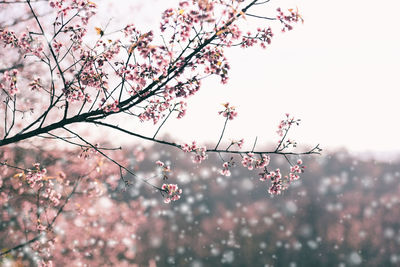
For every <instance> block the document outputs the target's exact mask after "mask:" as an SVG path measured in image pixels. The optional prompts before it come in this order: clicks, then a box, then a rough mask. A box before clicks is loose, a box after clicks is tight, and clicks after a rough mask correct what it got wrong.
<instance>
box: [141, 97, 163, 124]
mask: <svg viewBox="0 0 400 267" xmlns="http://www.w3.org/2000/svg"><path fill="white" fill-rule="evenodd" d="M149 102H150V103H149V104H148V105H147V107H146V109H145V111H143V112H142V113H140V114H139V119H140V120H141V121H148V120H153V123H154V124H157V122H158V121H159V120H160V119H161V118H162V116H163V114H162V113H163V112H164V111H165V110H167V109H168V108H169V107H170V103H169V102H168V101H162V100H161V99H152V100H150V101H149Z"/></svg>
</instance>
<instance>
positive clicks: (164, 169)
mask: <svg viewBox="0 0 400 267" xmlns="http://www.w3.org/2000/svg"><path fill="white" fill-rule="evenodd" d="M156 164H157V165H158V166H160V167H161V170H162V177H163V180H167V179H168V173H170V172H171V168H170V167H169V166H168V165H166V164H165V163H164V162H162V161H159V160H157V161H156Z"/></svg>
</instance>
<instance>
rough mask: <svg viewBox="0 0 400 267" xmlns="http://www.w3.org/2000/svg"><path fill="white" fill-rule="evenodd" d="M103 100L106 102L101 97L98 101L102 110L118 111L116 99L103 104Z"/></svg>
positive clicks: (107, 111)
mask: <svg viewBox="0 0 400 267" xmlns="http://www.w3.org/2000/svg"><path fill="white" fill-rule="evenodd" d="M105 102H106V100H105V99H104V98H103V99H102V101H101V103H100V107H102V108H103V111H104V112H106V113H109V112H118V111H119V106H118V105H119V102H118V100H115V101H114V102H112V103H110V104H105Z"/></svg>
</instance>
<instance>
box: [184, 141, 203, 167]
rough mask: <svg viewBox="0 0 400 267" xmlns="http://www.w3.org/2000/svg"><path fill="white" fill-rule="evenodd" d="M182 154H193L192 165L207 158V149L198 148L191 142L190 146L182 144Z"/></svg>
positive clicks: (194, 142)
mask: <svg viewBox="0 0 400 267" xmlns="http://www.w3.org/2000/svg"><path fill="white" fill-rule="evenodd" d="M181 149H182V150H183V152H193V153H195V155H194V156H193V158H192V160H193V162H194V163H201V162H202V161H203V160H205V159H206V158H207V154H206V151H207V148H206V147H205V146H202V147H199V146H198V145H197V144H196V141H193V142H192V144H191V145H189V144H183V145H182V146H181Z"/></svg>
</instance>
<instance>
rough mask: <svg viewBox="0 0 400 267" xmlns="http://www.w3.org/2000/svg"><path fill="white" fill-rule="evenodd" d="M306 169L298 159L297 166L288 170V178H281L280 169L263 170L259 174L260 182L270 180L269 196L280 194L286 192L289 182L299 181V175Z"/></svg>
mask: <svg viewBox="0 0 400 267" xmlns="http://www.w3.org/2000/svg"><path fill="white" fill-rule="evenodd" d="M305 168H306V167H305V166H304V165H303V161H302V160H301V159H299V160H298V161H297V164H296V165H294V166H292V167H291V168H290V172H289V176H285V177H284V178H282V174H281V171H280V169H276V170H275V171H271V172H269V171H267V169H266V168H265V170H264V172H262V173H260V174H259V175H260V181H266V180H271V186H270V188H269V189H268V192H269V193H270V194H274V195H277V194H280V193H281V192H282V191H283V190H286V189H287V188H288V186H289V185H290V183H291V182H293V181H296V180H298V179H300V176H299V174H300V173H303V172H304V169H305Z"/></svg>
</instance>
